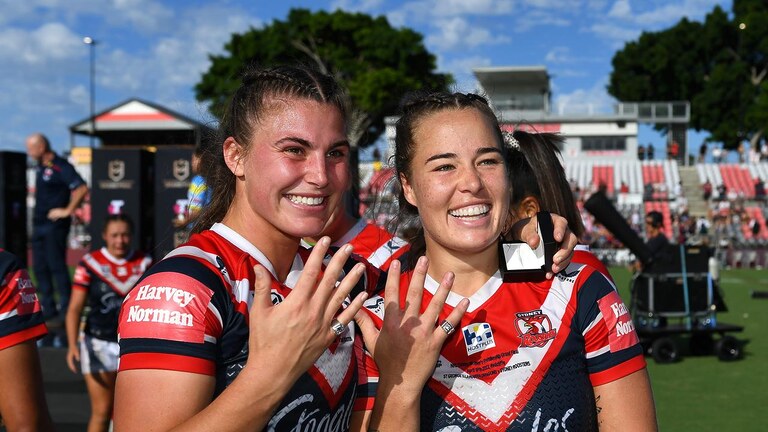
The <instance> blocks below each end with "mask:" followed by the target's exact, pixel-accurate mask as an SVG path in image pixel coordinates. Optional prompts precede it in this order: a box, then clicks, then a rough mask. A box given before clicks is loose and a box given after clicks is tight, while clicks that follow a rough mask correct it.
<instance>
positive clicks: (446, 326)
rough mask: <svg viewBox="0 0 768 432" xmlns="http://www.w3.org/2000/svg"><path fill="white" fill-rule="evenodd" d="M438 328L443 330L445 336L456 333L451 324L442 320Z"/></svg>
mask: <svg viewBox="0 0 768 432" xmlns="http://www.w3.org/2000/svg"><path fill="white" fill-rule="evenodd" d="M440 328H441V329H443V331H444V332H445V334H447V335H449V336H450V334H451V333H453V332H455V331H456V328H455V327H453V324H451V323H449V322H448V321H447V320H443V322H441V323H440Z"/></svg>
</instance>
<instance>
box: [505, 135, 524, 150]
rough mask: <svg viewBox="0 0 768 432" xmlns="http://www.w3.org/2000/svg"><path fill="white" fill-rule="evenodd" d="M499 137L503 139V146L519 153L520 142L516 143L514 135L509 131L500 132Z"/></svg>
mask: <svg viewBox="0 0 768 432" xmlns="http://www.w3.org/2000/svg"><path fill="white" fill-rule="evenodd" d="M501 136H502V137H503V138H504V145H506V146H507V147H509V148H511V149H512V150H517V151H520V142H518V141H517V138H515V135H514V134H513V133H512V132H509V131H501Z"/></svg>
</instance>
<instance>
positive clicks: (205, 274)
mask: <svg viewBox="0 0 768 432" xmlns="http://www.w3.org/2000/svg"><path fill="white" fill-rule="evenodd" d="M309 252H310V251H309V250H306V249H303V248H300V249H299V252H298V254H297V255H296V257H295V258H294V261H293V267H292V268H291V271H290V273H289V275H288V277H287V278H286V280H285V281H283V282H279V281H278V280H277V279H276V278H275V270H274V268H273V266H272V264H271V263H270V262H269V261H268V260H267V258H266V256H264V254H263V253H262V252H261V251H259V250H258V249H257V248H256V247H255V246H254V245H253V244H252V243H250V242H248V241H247V240H246V239H245V238H244V237H242V236H241V235H239V234H238V233H236V232H235V231H233V230H232V229H230V228H228V227H227V226H225V225H223V224H214V225H213V227H211V229H210V230H207V231H204V232H203V233H200V234H194V235H192V237H191V238H190V240H189V242H188V243H186V244H184V245H182V246H180V247H178V248H177V249H175V250H173V251H172V252H171V253H169V254H168V255H167V256H166V257H165V258H163V260H162V261H160V262H158V263H157V264H155V265H154V266H153V267H152V268H151V269H150V270H149V271H148V272H147V274H146V275H145V276H144V277H143V278H142V279H141V280H140V281H139V282H138V283H137V284H136V287H135V288H134V289H133V290H132V291H131V292H130V293H129V294H128V296H127V297H126V299H125V302H124V304H123V308H122V310H121V314H120V324H119V338H120V371H125V370H130V369H166V370H175V371H183V372H191V373H199V374H206V375H211V376H214V377H215V379H216V390H215V395H218V394H219V393H220V392H222V391H223V390H224V388H226V387H227V386H228V385H229V384H230V383H231V382H232V381H233V380H234V379H235V378H236V377H237V375H238V374H239V373H240V371H241V370H242V368H243V366H244V365H245V362H246V360H247V358H248V309H249V307H250V305H251V303H252V301H253V286H252V281H253V280H254V274H253V266H254V265H255V264H257V263H258V264H261V265H263V266H264V267H265V268H266V269H268V270H269V271H270V273H271V274H272V302H273V303H274V304H278V303H280V302H282V301H283V300H284V299H285V297H286V296H288V295H289V294H290V293H291V287H293V286H294V285H295V284H296V282H297V281H298V279H299V276H300V273H301V271H302V269H303V268H304V264H305V262H306V259H307V258H308V257H309ZM354 264H356V262H352V260H350V262H349V263H347V268H349V269H351V267H352V266H353V265H354ZM363 279H364V280H362V281H361V283H360V284H359V286H358V287H356V289H367V288H366V287H367V285H366V284H368V283H370V284H375V283H377V282H378V279H379V271H378V270H377V269H375V268H373V267H369V270H368V272H367V273H366V275H365V277H364V278H363ZM358 356H362V338H361V337H360V336H359V335H358V334H356V333H355V327H354V325H353V324H352V323H350V324H349V325H348V327H347V330H346V331H345V332H344V333H343V334H342V335H341V337H340V338H339V339H338V341H337V342H335V343H334V344H333V345H332V346H331V347H329V348H328V349H327V350H326V351H325V352H324V353H323V354H322V355H321V356H320V358H319V359H318V360H317V361H316V362H315V364H314V365H313V366H312V367H311V368H310V369H309V370H308V371H307V372H306V373H305V374H304V375H302V377H300V378H299V380H298V381H297V382H296V384H295V385H294V386H293V388H292V389H291V390H290V391H289V392H288V394H287V395H286V397H285V399H284V400H283V401H282V403H281V404H280V406H279V407H278V408H277V409H276V410H275V413H274V415H273V417H272V419H271V421H270V422H269V425H268V428H269V429H270V430H294V429H295V430H298V429H302V430H303V429H304V428H305V427H306V426H307V425H308V424H315V425H316V427H317V429H314V430H331V429H330V425H334V424H337V422H339V423H338V425H340V427H339V430H346V428H347V427H348V422H349V416H350V415H351V412H352V410H353V409H354V408H353V406H354V404H359V405H360V406H362V407H367V406H371V405H372V402H369V401H368V400H367V399H370V397H369V396H367V394H368V392H367V391H366V390H363V391H358V389H357V386H358V384H360V385H362V386H365V385H366V384H367V383H366V382H360V378H359V374H358V361H357V358H358ZM356 393H357V396H356ZM322 425H326V426H322Z"/></svg>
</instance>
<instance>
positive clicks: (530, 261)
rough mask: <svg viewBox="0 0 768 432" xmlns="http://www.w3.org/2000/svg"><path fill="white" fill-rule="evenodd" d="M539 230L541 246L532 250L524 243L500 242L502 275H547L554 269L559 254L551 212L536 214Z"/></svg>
mask: <svg viewBox="0 0 768 432" xmlns="http://www.w3.org/2000/svg"><path fill="white" fill-rule="evenodd" d="M536 219H537V220H538V229H539V246H538V247H537V248H536V249H531V247H530V246H528V244H527V243H525V242H522V241H506V240H502V241H500V242H499V269H500V270H501V272H502V274H516V273H531V272H540V273H546V272H548V271H550V270H551V269H552V260H553V257H554V256H555V252H557V243H555V237H554V231H555V227H554V226H553V225H552V217H551V216H550V215H549V212H545V211H541V212H538V213H537V214H536Z"/></svg>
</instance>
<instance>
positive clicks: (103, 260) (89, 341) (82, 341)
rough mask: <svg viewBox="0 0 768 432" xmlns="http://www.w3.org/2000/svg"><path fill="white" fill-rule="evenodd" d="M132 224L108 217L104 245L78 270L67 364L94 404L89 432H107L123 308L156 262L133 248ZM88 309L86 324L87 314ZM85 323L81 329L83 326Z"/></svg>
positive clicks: (121, 217)
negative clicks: (131, 293) (134, 288)
mask: <svg viewBox="0 0 768 432" xmlns="http://www.w3.org/2000/svg"><path fill="white" fill-rule="evenodd" d="M132 236H133V222H132V221H131V219H130V218H129V217H128V216H126V215H124V214H117V215H109V216H107V218H106V220H105V221H104V228H103V229H102V231H101V237H102V239H104V246H103V247H102V248H100V249H98V250H94V251H91V252H89V253H87V254H85V256H83V258H82V260H80V263H79V264H78V265H77V268H76V269H75V275H74V278H73V284H72V297H71V298H70V301H69V308H68V310H67V316H66V321H65V323H66V328H67V341H68V350H67V365H68V366H69V369H70V370H71V371H72V372H75V373H78V372H81V373H82V374H83V377H84V378H85V384H86V388H87V389H88V396H89V397H90V400H91V417H90V419H89V420H88V432H99V431H107V430H109V423H110V421H111V420H112V405H113V400H114V396H115V378H116V376H117V360H118V352H119V347H118V344H117V319H118V314H119V313H120V306H121V305H122V303H123V299H124V298H125V296H126V295H127V294H128V292H129V291H130V290H131V289H132V288H133V286H134V284H136V282H137V281H138V280H139V278H141V276H142V275H143V274H144V272H145V271H146V270H147V269H148V268H149V266H150V265H151V264H152V258H151V257H150V256H149V255H147V254H145V253H143V252H140V251H135V250H133V249H131V239H132ZM86 307H87V308H88V309H87V311H88V312H87V314H86V316H85V320H84V321H82V318H83V311H84V310H86ZM81 324H82V326H81Z"/></svg>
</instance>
